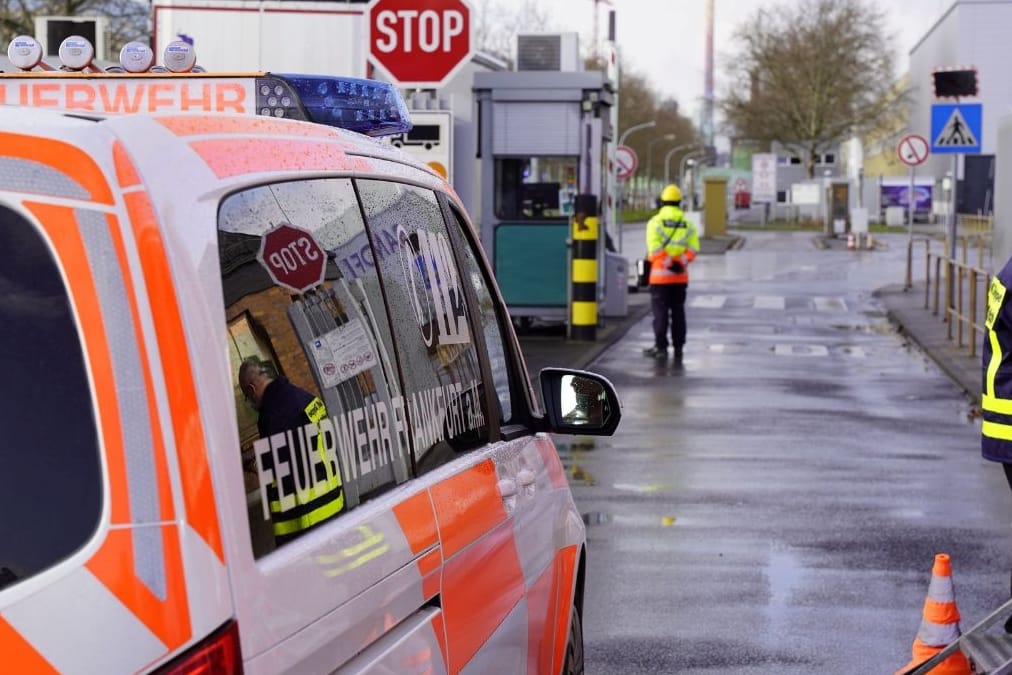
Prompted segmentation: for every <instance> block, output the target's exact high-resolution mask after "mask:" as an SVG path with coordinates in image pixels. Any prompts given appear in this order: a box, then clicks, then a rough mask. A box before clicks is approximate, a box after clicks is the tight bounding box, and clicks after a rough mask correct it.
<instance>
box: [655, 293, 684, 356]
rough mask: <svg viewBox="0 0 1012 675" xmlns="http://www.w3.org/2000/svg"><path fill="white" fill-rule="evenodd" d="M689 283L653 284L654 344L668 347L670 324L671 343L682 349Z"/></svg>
mask: <svg viewBox="0 0 1012 675" xmlns="http://www.w3.org/2000/svg"><path fill="white" fill-rule="evenodd" d="M688 287H689V285H688V284H651V285H650V304H651V306H652V307H653V310H654V346H655V347H657V348H658V349H667V348H668V324H669V323H670V325H671V345H672V346H673V347H674V348H675V349H677V350H681V348H682V345H684V344H685V290H686V289H687V288H688Z"/></svg>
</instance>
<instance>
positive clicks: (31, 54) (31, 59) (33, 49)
mask: <svg viewBox="0 0 1012 675" xmlns="http://www.w3.org/2000/svg"><path fill="white" fill-rule="evenodd" d="M7 58H8V59H10V62H11V63H12V64H14V65H15V66H17V67H18V68H20V69H21V70H31V69H32V68H34V67H35V66H37V65H39V64H40V63H42V45H40V44H39V43H38V41H37V40H36V39H35V38H33V37H32V36H30V35H18V36H16V37H15V38H14V39H13V40H11V43H10V44H9V45H7Z"/></svg>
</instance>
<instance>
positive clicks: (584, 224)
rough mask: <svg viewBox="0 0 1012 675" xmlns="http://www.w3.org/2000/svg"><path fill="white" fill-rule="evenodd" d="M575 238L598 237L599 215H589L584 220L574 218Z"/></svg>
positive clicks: (590, 238) (589, 238)
mask: <svg viewBox="0 0 1012 675" xmlns="http://www.w3.org/2000/svg"><path fill="white" fill-rule="evenodd" d="M573 239H580V240H594V239H597V216H587V217H586V218H584V219H583V220H582V221H579V220H577V219H576V218H573Z"/></svg>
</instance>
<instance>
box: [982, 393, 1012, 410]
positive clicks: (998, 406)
mask: <svg viewBox="0 0 1012 675" xmlns="http://www.w3.org/2000/svg"><path fill="white" fill-rule="evenodd" d="M980 407H981V408H983V409H984V410H986V411H988V412H993V413H998V414H999V415H1009V416H1012V400H1010V399H1007V398H998V397H997V396H994V395H993V394H989V393H987V392H984V395H983V396H981V397H980Z"/></svg>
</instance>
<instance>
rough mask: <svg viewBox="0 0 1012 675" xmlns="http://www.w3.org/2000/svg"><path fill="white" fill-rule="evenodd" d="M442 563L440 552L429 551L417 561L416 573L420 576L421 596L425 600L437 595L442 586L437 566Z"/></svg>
mask: <svg viewBox="0 0 1012 675" xmlns="http://www.w3.org/2000/svg"><path fill="white" fill-rule="evenodd" d="M442 563H443V555H442V553H440V551H438V550H435V551H430V552H429V553H427V554H425V555H423V556H422V557H421V558H419V559H418V572H419V574H421V575H422V596H424V598H425V599H426V600H431V599H432V598H434V597H436V596H437V595H439V589H440V587H441V586H442V576H441V575H440V573H439V566H440V565H441V564H442Z"/></svg>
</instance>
